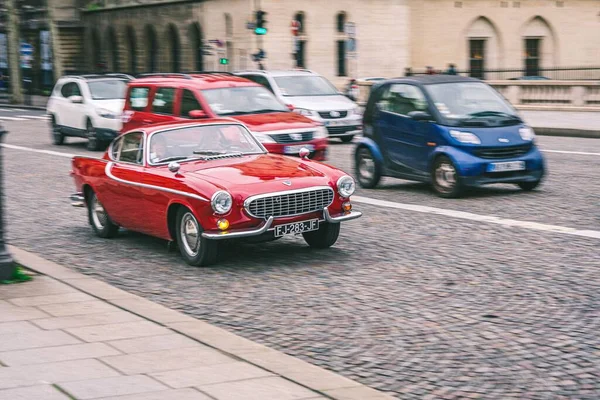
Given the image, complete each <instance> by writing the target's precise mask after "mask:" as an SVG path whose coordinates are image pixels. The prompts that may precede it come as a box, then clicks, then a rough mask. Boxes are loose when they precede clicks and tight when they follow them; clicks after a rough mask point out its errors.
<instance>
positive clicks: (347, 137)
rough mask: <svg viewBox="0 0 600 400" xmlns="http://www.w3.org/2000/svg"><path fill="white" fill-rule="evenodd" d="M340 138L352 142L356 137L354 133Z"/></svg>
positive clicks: (344, 141)
mask: <svg viewBox="0 0 600 400" xmlns="http://www.w3.org/2000/svg"><path fill="white" fill-rule="evenodd" d="M340 139H341V140H342V143H350V142H351V141H352V139H354V135H348V136H342V137H341V138H340Z"/></svg>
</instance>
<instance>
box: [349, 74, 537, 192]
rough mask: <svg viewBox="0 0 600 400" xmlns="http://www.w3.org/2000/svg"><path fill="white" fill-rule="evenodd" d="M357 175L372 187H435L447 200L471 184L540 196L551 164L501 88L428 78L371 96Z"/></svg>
mask: <svg viewBox="0 0 600 400" xmlns="http://www.w3.org/2000/svg"><path fill="white" fill-rule="evenodd" d="M363 133H364V137H363V138H361V140H360V141H359V143H358V145H357V147H356V152H355V172H356V176H357V179H358V182H359V184H360V185H361V186H362V187H364V188H373V187H375V186H377V183H378V182H379V179H380V178H381V177H382V176H391V177H396V178H402V179H409V180H415V181H421V182H430V183H431V184H432V185H433V188H434V190H435V191H436V192H437V193H438V194H439V195H440V196H442V197H458V196H459V195H460V194H461V192H462V189H464V188H465V187H467V186H479V185H485V184H489V183H515V184H517V185H519V186H520V187H521V189H523V190H533V189H534V188H535V187H537V186H538V185H539V183H540V181H541V180H542V177H543V176H544V160H543V158H542V155H541V153H540V151H539V150H538V148H537V146H536V145H535V142H534V138H535V134H534V132H533V130H532V129H531V128H530V127H528V126H527V125H525V123H524V122H523V120H521V118H519V116H518V115H517V113H516V111H515V110H514V108H513V107H512V106H511V105H510V103H508V102H507V101H506V100H505V99H504V98H503V97H502V96H501V95H500V94H499V93H498V92H496V90H494V89H493V88H492V87H491V86H489V85H487V84H486V83H484V82H482V81H479V80H477V79H473V78H466V77H461V76H452V75H426V76H415V77H407V78H399V79H391V80H386V81H384V82H380V83H377V84H376V85H375V86H373V88H372V90H371V95H370V96H369V100H368V102H367V105H366V108H365V112H364V115H363Z"/></svg>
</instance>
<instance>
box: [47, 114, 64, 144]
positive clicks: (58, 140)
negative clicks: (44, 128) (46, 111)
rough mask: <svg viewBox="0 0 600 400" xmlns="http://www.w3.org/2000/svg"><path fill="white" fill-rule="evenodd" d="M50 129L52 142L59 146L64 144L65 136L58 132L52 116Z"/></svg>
mask: <svg viewBox="0 0 600 400" xmlns="http://www.w3.org/2000/svg"><path fill="white" fill-rule="evenodd" d="M50 128H51V129H52V131H51V133H52V142H53V143H54V144H56V145H59V146H60V145H61V144H63V143H64V142H65V135H64V134H63V133H62V132H61V131H60V127H59V126H58V124H57V123H56V117H55V116H54V115H53V116H52V117H50Z"/></svg>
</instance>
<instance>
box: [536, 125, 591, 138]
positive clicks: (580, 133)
mask: <svg viewBox="0 0 600 400" xmlns="http://www.w3.org/2000/svg"><path fill="white" fill-rule="evenodd" d="M532 128H533V130H534V131H535V134H536V135H540V136H562V137H578V138H588V139H600V131H593V130H585V129H565V128H536V127H532Z"/></svg>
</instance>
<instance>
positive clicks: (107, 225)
mask: <svg viewBox="0 0 600 400" xmlns="http://www.w3.org/2000/svg"><path fill="white" fill-rule="evenodd" d="M87 206H88V217H89V220H90V225H92V228H93V229H94V232H95V233H96V235H98V236H100V237H101V238H112V237H115V236H117V233H119V226H118V225H116V224H115V223H113V222H112V220H111V219H110V217H109V216H108V214H107V213H106V210H105V209H104V207H103V206H102V203H100V201H99V200H98V197H96V193H94V192H92V193H91V194H90V196H89V198H88V200H87Z"/></svg>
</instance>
